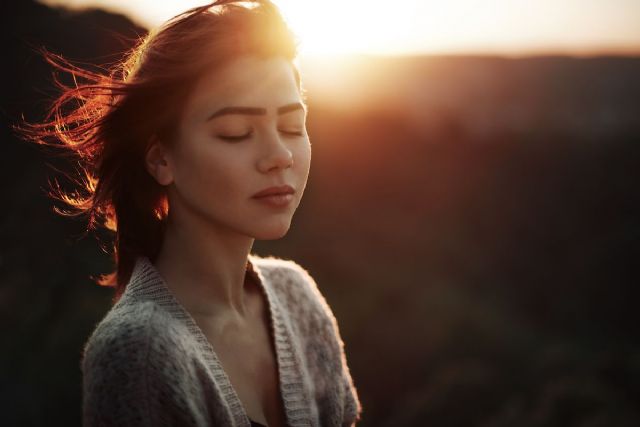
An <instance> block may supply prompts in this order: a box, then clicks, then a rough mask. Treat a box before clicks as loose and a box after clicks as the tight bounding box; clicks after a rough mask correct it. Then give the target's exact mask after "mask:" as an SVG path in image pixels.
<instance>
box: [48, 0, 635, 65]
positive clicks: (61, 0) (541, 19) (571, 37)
mask: <svg viewBox="0 0 640 427" xmlns="http://www.w3.org/2000/svg"><path fill="white" fill-rule="evenodd" d="M273 1H274V3H275V4H276V5H278V6H279V8H280V9H281V11H282V13H283V15H284V16H285V17H286V19H287V21H288V22H289V25H290V26H291V28H292V29H293V30H294V32H295V33H296V34H297V35H298V37H299V39H300V42H301V43H300V51H301V55H303V56H326V55H343V54H352V53H360V54H382V55H402V54H425V53H474V54H475V53H479V54H481V53H491V54H506V55H526V54H530V53H564V54H593V53H615V52H620V53H638V52H639V51H640V25H637V20H638V19H637V18H638V16H640V2H637V1H633V0H612V1H608V2H603V1H599V0H566V1H563V2H560V3H558V2H556V1H552V0H539V1H537V2H531V1H525V0H508V1H507V0H485V1H478V0H452V1H449V2H436V1H429V0H424V1H419V0H395V1H393V2H389V1H381V0H348V1H344V0H323V1H312V0H273ZM42 2H43V3H46V4H50V5H63V6H67V7H94V6H97V7H103V8H105V9H109V10H112V11H115V12H121V13H124V14H126V15H128V16H130V17H131V18H132V19H134V20H135V21H136V22H138V23H140V24H141V25H144V26H146V27H151V26H156V25H159V24H161V23H162V22H163V21H165V20H167V19H169V18H170V17H172V16H173V15H176V14H178V13H180V12H182V11H184V10H185V9H187V8H189V7H194V6H199V5H202V4H206V2H203V1H193V0H188V1H162V2H156V1H153V0H137V1H131V0H42Z"/></svg>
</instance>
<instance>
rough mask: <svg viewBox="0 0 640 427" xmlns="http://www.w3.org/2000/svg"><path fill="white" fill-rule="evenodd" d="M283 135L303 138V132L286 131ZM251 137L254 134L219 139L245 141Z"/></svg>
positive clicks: (221, 136)
mask: <svg viewBox="0 0 640 427" xmlns="http://www.w3.org/2000/svg"><path fill="white" fill-rule="evenodd" d="M281 132H282V133H284V134H286V135H289V136H302V135H303V133H302V132H285V131H281ZM251 135H253V132H249V133H248V134H246V135H240V136H224V135H218V138H220V139H223V140H225V141H242V140H244V139H247V138H249V137H250V136H251Z"/></svg>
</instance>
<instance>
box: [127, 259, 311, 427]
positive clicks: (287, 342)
mask: <svg viewBox="0 0 640 427" xmlns="http://www.w3.org/2000/svg"><path fill="white" fill-rule="evenodd" d="M258 261H259V259H258V258H257V257H256V256H255V255H252V254H249V258H248V260H247V272H248V274H251V275H252V277H253V278H254V279H255V281H256V283H258V284H259V285H260V288H261V289H262V291H263V292H264V294H265V295H266V297H267V303H268V309H269V313H270V320H271V325H270V327H271V328H272V329H271V332H272V335H271V338H272V339H274V340H275V342H274V343H273V344H274V345H275V349H276V359H277V362H278V375H279V384H280V393H281V396H282V400H283V401H284V411H285V414H286V419H287V423H288V425H289V426H290V427H298V426H310V425H312V424H313V423H312V422H311V408H310V403H309V396H308V392H307V390H306V388H305V385H304V382H303V379H302V372H301V362H300V354H299V351H298V350H297V349H296V346H295V345H293V340H292V331H291V326H290V325H289V324H288V323H287V322H285V320H284V317H283V313H282V307H281V306H280V303H279V301H278V299H277V296H276V294H275V292H274V290H273V289H272V287H271V283H270V281H269V280H266V279H265V275H264V272H263V271H262V270H261V266H260V265H259V262H258ZM130 298H133V299H138V298H142V299H146V300H152V301H155V302H156V303H158V304H159V305H160V306H162V307H164V308H165V309H166V310H167V311H168V312H169V313H170V314H172V315H173V316H174V317H175V318H176V319H178V320H180V321H182V322H184V324H185V325H186V326H187V328H188V330H189V331H190V332H191V334H192V335H193V337H194V339H195V340H196V341H197V343H198V347H199V349H200V351H201V352H202V354H203V355H204V357H205V359H206V362H207V364H208V366H209V368H210V370H211V373H212V375H213V377H214V378H215V381H216V384H217V385H218V386H219V388H220V392H221V394H222V395H223V397H224V400H225V401H226V402H227V404H228V405H229V408H230V410H231V416H232V417H233V423H234V425H235V426H242V427H250V425H251V424H250V420H249V417H248V415H247V413H246V412H245V409H244V407H243V406H242V403H241V401H240V399H239V398H238V395H237V393H236V391H235V389H234V388H233V386H232V385H231V381H230V380H229V377H228V376H227V374H226V372H225V371H224V369H223V367H222V364H221V363H220V360H219V359H218V357H217V355H216V353H215V351H214V349H213V347H212V346H211V344H210V343H209V341H208V340H207V338H206V336H205V335H204V332H202V330H201V329H200V327H199V326H198V325H197V324H196V322H195V320H194V319H193V317H192V316H191V314H190V313H189V312H188V311H187V310H186V309H185V308H184V307H183V306H182V304H180V303H179V302H178V300H177V299H176V298H175V295H174V294H173V292H171V290H170V289H169V287H168V286H167V284H166V282H165V281H164V279H163V278H162V276H161V275H160V273H159V271H158V270H157V269H156V268H155V266H154V265H153V263H152V262H151V261H150V260H149V258H147V257H144V256H142V257H139V258H138V259H137V260H136V263H135V266H134V268H133V272H132V274H131V279H130V281H129V283H128V284H127V287H126V289H125V292H124V294H123V296H122V298H121V300H120V302H119V303H126V301H128V300H130Z"/></svg>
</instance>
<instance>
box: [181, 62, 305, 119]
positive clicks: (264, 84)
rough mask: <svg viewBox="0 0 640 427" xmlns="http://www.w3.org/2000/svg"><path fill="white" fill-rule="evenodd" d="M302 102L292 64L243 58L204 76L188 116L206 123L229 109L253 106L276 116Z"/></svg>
mask: <svg viewBox="0 0 640 427" xmlns="http://www.w3.org/2000/svg"><path fill="white" fill-rule="evenodd" d="M299 100H300V94H299V91H298V87H297V85H296V80H295V75H294V72H293V68H292V65H291V63H290V62H289V61H287V60H286V59H284V58H280V57H272V58H258V57H254V56H243V57H239V58H236V59H234V60H233V61H232V62H230V63H228V64H225V65H224V66H223V67H222V68H219V69H217V70H215V71H214V72H211V73H207V74H205V75H204V76H202V77H201V78H200V79H199V80H198V81H197V82H196V84H195V85H194V88H193V91H192V93H191V95H190V97H189V99H188V101H187V105H186V110H187V111H186V112H187V114H188V115H191V116H195V117H194V118H196V119H202V118H204V117H206V115H207V114H210V113H211V112H213V111H215V110H217V109H220V108H224V107H229V106H251V107H261V108H266V109H267V114H276V108H277V107H279V106H282V105H285V104H288V103H293V102H296V101H299Z"/></svg>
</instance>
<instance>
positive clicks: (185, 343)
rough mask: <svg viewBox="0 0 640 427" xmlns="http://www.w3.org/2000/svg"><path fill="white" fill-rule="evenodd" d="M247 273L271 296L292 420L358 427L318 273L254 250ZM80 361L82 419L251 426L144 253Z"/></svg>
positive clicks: (293, 426) (209, 350)
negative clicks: (314, 275) (255, 253)
mask: <svg viewBox="0 0 640 427" xmlns="http://www.w3.org/2000/svg"><path fill="white" fill-rule="evenodd" d="M247 274H251V275H253V278H254V279H256V281H257V283H259V284H260V286H261V288H262V290H263V292H264V293H265V295H266V297H267V302H268V305H269V311H270V315H271V316H270V317H271V322H272V323H271V325H270V326H271V327H272V331H273V335H272V339H275V341H274V345H275V348H276V359H277V364H278V375H279V385H280V393H281V395H282V400H283V402H284V409H285V413H286V420H287V424H288V425H289V426H290V427H302V426H318V427H324V426H327V427H330V426H336V427H337V426H341V427H342V426H353V425H355V423H356V422H357V421H359V420H360V418H361V411H362V407H361V404H360V401H359V398H358V394H357V391H356V388H355V386H354V383H353V380H352V378H351V374H350V372H349V368H348V366H347V360H346V357H345V351H344V343H343V341H342V339H341V336H340V333H339V329H338V324H337V322H336V318H335V317H334V315H333V313H332V311H331V309H330V308H329V305H328V304H327V301H326V300H325V298H324V297H323V295H322V294H321V293H320V291H319V289H318V287H317V285H316V283H315V281H314V280H313V279H312V277H311V276H310V275H309V273H308V272H307V271H306V270H305V269H304V268H302V267H301V266H300V265H298V264H297V263H295V262H294V261H291V260H284V259H279V258H275V257H260V256H257V255H254V254H250V255H249V258H248V261H247ZM81 368H82V374H83V402H82V403H83V406H82V418H83V425H84V426H85V427H90V426H96V427H98V426H124V427H127V426H136V427H144V426H149V427H157V426H198V427H205V426H212V427H216V426H220V427H222V426H225V427H226V426H239V427H240V426H241V427H250V421H249V417H248V416H247V413H246V412H245V410H244V408H243V406H242V403H241V402H240V400H239V398H238V395H237V394H236V392H235V390H234V389H233V387H232V385H231V382H230V381H229V378H228V376H227V374H226V373H225V371H224V370H223V368H222V365H221V364H220V361H219V359H218V357H217V356H216V352H215V350H214V348H213V347H212V345H211V344H210V343H209V341H208V340H207V338H206V337H205V335H204V333H203V332H202V330H201V329H200V328H199V327H198V325H197V324H196V322H195V321H194V319H193V317H192V316H191V315H190V314H189V312H188V311H187V310H186V309H185V308H184V307H183V306H182V305H181V304H180V303H179V302H178V301H177V299H176V298H175V296H174V295H173V293H172V292H171V291H170V289H169V288H168V287H167V286H166V283H165V282H164V280H163V278H162V277H161V276H160V274H159V272H158V270H157V269H156V268H155V266H154V265H153V264H152V262H151V261H150V260H149V259H148V258H146V257H140V258H138V259H137V260H136V263H135V267H134V269H133V273H132V275H131V279H130V281H129V283H128V284H127V287H126V290H125V292H124V293H123V295H122V297H121V298H120V300H119V301H118V302H117V303H116V304H114V305H113V307H111V309H110V310H109V312H108V313H107V314H106V315H105V317H104V318H103V319H102V320H101V321H100V322H99V323H98V324H97V326H96V327H95V329H94V330H93V333H92V334H91V336H90V337H89V339H88V340H87V342H86V343H85V346H84V349H83V353H82V360H81Z"/></svg>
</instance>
